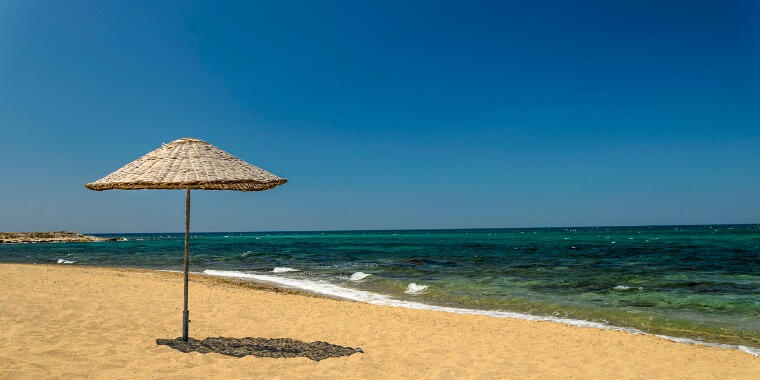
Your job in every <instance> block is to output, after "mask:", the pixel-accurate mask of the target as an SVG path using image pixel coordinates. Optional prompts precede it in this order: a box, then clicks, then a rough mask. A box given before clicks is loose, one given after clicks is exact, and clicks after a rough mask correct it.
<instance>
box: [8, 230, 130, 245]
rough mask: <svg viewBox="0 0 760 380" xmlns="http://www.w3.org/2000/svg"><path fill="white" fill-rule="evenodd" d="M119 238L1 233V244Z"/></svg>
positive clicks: (44, 233)
mask: <svg viewBox="0 0 760 380" xmlns="http://www.w3.org/2000/svg"><path fill="white" fill-rule="evenodd" d="M115 240H117V238H104V237H98V236H90V235H84V234H80V233H78V232H68V231H56V232H0V243H66V242H77V243H83V242H96V241H115Z"/></svg>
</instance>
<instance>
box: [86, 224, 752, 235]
mask: <svg viewBox="0 0 760 380" xmlns="http://www.w3.org/2000/svg"><path fill="white" fill-rule="evenodd" d="M753 225H760V222H755V223H707V224H641V225H638V224H620V225H585V226H541V227H537V226H532V227H454V228H376V229H324V230H258V231H190V234H191V235H192V234H215V233H283V232H360V231H361V232H367V231H369V232H383V231H449V230H531V229H554V228H621V227H706V226H753ZM184 233H185V232H184V231H176V232H169V231H160V232H144V231H143V232H84V234H90V235H115V234H184Z"/></svg>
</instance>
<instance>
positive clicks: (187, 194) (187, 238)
mask: <svg viewBox="0 0 760 380" xmlns="http://www.w3.org/2000/svg"><path fill="white" fill-rule="evenodd" d="M185 191H186V192H185V308H184V309H183V310H182V340H183V341H185V342H187V335H188V323H189V322H190V320H189V317H190V311H188V310H187V276H188V271H189V267H190V252H189V249H188V245H189V243H190V186H188V187H187V188H186V189H185Z"/></svg>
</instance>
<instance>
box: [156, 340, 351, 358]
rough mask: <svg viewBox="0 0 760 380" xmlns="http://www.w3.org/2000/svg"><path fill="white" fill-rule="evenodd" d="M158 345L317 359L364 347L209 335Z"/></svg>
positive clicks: (346, 353) (347, 354)
mask: <svg viewBox="0 0 760 380" xmlns="http://www.w3.org/2000/svg"><path fill="white" fill-rule="evenodd" d="M156 344H158V345H165V346H169V347H171V348H174V349H175V350H179V351H182V352H185V353H187V352H193V351H195V352H200V353H202V354H207V353H211V352H213V353H217V354H223V355H229V356H236V357H239V358H241V357H243V356H246V355H253V356H257V357H267V358H295V357H299V356H303V357H307V358H309V359H311V360H314V361H320V360H322V359H327V358H337V357H340V356H349V355H352V354H355V353H357V352H364V351H362V350H361V349H357V348H351V347H343V346H338V345H335V344H330V343H326V342H319V341H317V342H311V343H308V342H302V341H300V340H295V339H288V338H273V339H268V338H251V337H247V338H225V337H218V338H206V339H203V340H198V339H194V338H189V339H188V341H187V342H183V341H182V338H176V339H156Z"/></svg>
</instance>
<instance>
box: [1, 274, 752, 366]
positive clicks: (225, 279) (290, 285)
mask: <svg viewBox="0 0 760 380" xmlns="http://www.w3.org/2000/svg"><path fill="white" fill-rule="evenodd" d="M0 265H4V264H3V263H0ZM10 265H30V266H35V265H36V266H49V267H51V268H61V267H63V266H61V265H60V263H59V264H10ZM74 267H86V268H98V269H104V270H116V271H123V272H161V273H173V274H176V275H180V276H181V275H182V273H183V272H182V271H180V270H166V269H145V268H135V267H108V266H90V265H77V266H74ZM190 277H191V278H193V277H195V280H196V281H198V280H200V281H198V282H204V281H207V282H209V283H211V284H227V285H232V286H240V287H243V288H248V289H254V290H259V291H268V292H274V293H283V294H295V295H301V296H307V297H316V298H325V299H331V300H337V301H343V302H358V303H363V304H367V305H379V306H387V307H398V308H405V309H411V310H428V311H435V312H442V313H452V314H463V315H481V316H486V317H489V318H506V319H516V320H526V321H538V322H550V323H557V324H561V325H566V326H574V327H579V328H588V329H598V330H608V331H620V332H624V333H628V334H633V335H643V336H651V337H656V338H660V339H664V340H667V341H670V342H675V343H679V344H684V345H689V346H692V345H696V346H705V347H715V348H722V349H729V350H736V351H740V352H744V353H746V354H749V355H752V356H755V357H759V358H760V347H751V346H745V345H738V344H726V343H717V342H708V341H704V340H700V339H693V338H686V337H678V336H671V335H664V334H657V333H651V332H646V331H643V330H640V329H637V328H633V327H621V326H615V325H611V324H606V323H602V322H594V321H588V320H584V319H573V318H562V317H552V316H543V315H533V314H528V313H522V312H513V311H506V310H486V309H470V308H460V307H451V306H439V305H432V304H426V303H423V302H416V301H405V300H398V299H394V298H392V297H391V296H387V295H383V294H379V293H372V292H368V291H364V290H359V289H353V288H347V287H343V286H340V285H335V284H329V283H326V282H317V281H314V280H291V279H288V278H285V277H279V276H275V275H269V274H264V275H261V274H248V273H244V272H239V271H224V270H209V269H207V270H204V271H203V272H193V271H191V272H190ZM265 278H268V279H265ZM311 282H313V283H319V285H321V286H328V287H329V288H328V289H327V290H326V289H324V288H316V287H302V286H303V283H311ZM330 288H332V289H330ZM336 289H339V290H338V291H335V290H336ZM330 290H332V291H330ZM352 295H354V296H353V297H352ZM356 295H358V296H356ZM366 295H369V296H368V297H367V296H366Z"/></svg>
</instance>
